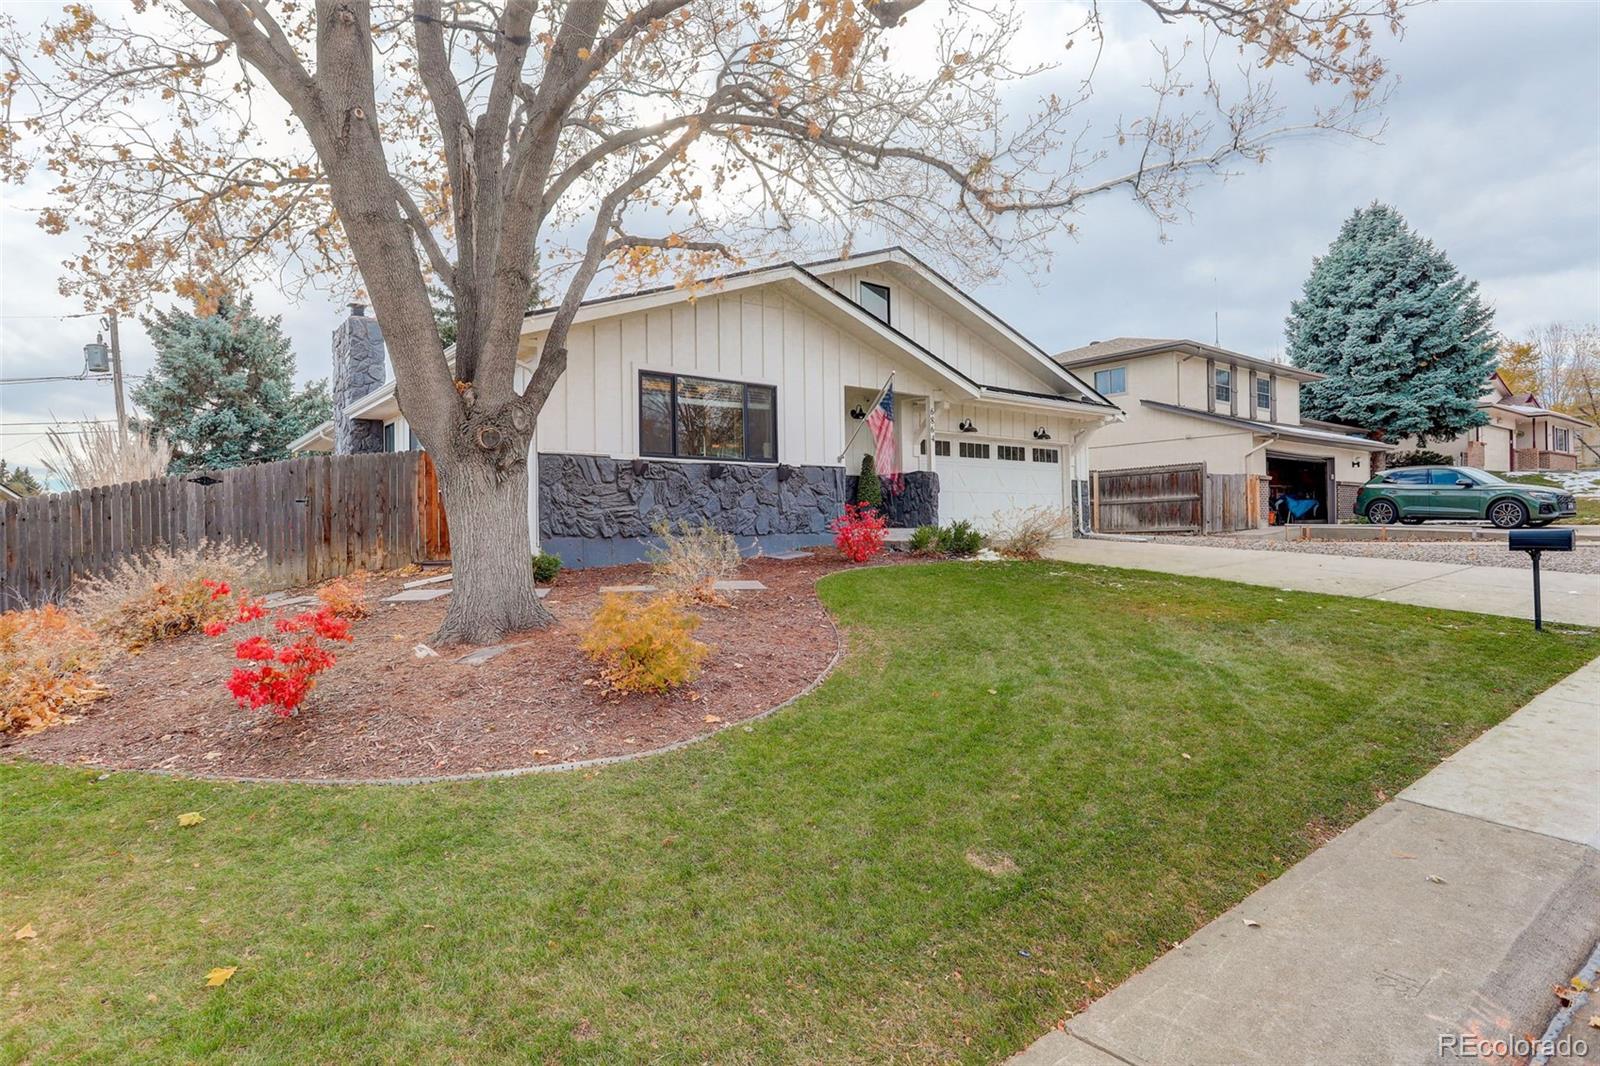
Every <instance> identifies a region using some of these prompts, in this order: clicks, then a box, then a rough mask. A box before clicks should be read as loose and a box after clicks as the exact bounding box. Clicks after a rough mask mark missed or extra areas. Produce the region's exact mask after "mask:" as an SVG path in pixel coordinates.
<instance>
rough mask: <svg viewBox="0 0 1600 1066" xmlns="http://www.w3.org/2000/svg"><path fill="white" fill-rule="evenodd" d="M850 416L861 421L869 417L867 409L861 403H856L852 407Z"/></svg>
mask: <svg viewBox="0 0 1600 1066" xmlns="http://www.w3.org/2000/svg"><path fill="white" fill-rule="evenodd" d="M850 417H851V418H853V419H855V420H856V421H857V422H859V421H861V420H862V419H863V418H866V417H867V409H866V408H865V407H862V406H861V405H860V404H856V405H855V406H854V407H852V408H850Z"/></svg>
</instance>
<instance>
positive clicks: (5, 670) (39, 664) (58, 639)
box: [0, 605, 106, 733]
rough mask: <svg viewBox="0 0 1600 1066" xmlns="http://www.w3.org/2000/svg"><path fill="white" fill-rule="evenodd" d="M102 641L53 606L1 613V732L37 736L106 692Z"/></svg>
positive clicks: (80, 623)
mask: <svg viewBox="0 0 1600 1066" xmlns="http://www.w3.org/2000/svg"><path fill="white" fill-rule="evenodd" d="M103 657H104V656H103V648H102V645H101V643H100V638H99V636H98V635H96V633H95V632H94V630H92V629H90V628H89V627H88V626H86V625H84V624H83V623H82V622H80V621H78V619H77V618H75V617H74V616H73V615H72V614H71V613H69V612H67V611H63V610H62V609H61V608H59V607H56V606H54V605H46V606H44V607H40V608H38V609H36V610H31V611H11V612H9V613H7V614H0V733H37V732H38V731H39V730H41V729H47V728H49V727H50V726H52V725H55V724H56V723H57V722H59V721H60V720H61V715H62V713H63V712H64V711H66V710H67V709H69V708H72V707H78V706H81V705H83V704H85V703H90V702H92V701H94V700H97V699H99V698H100V697H102V696H104V695H105V694H106V689H105V686H104V685H101V684H100V683H99V682H97V681H96V680H95V679H94V678H93V676H92V673H93V671H94V670H95V668H96V667H98V666H99V665H100V663H101V661H102V660H103Z"/></svg>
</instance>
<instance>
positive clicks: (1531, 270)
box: [0, 3, 1600, 462]
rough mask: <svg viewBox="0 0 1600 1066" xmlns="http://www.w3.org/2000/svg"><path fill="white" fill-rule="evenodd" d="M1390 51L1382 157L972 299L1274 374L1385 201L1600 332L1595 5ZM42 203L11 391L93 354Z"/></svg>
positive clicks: (1086, 236) (52, 406) (7, 316)
mask: <svg viewBox="0 0 1600 1066" xmlns="http://www.w3.org/2000/svg"><path fill="white" fill-rule="evenodd" d="M1081 11H1082V8H1081V6H1080V7H1069V6H1067V5H1052V4H1033V5H1030V6H1029V7H1028V8H1027V12H1028V18H1029V19H1030V26H1029V32H1028V34H1027V53H1028V54H1027V56H1026V57H1025V58H1027V59H1029V60H1031V61H1039V62H1055V61H1059V62H1060V64H1061V65H1060V66H1059V68H1058V69H1057V70H1055V71H1053V72H1052V73H1050V74H1048V75H1047V76H1045V78H1044V79H1042V80H1041V82H1040V83H1039V84H1038V85H1036V86H1029V87H1028V88H1027V89H1026V90H1019V91H1018V92H1017V93H1015V94H1013V95H1014V98H1015V106H1017V107H1018V108H1022V107H1025V106H1026V105H1027V103H1028V101H1030V100H1032V99H1036V98H1037V97H1038V96H1040V95H1041V94H1043V93H1045V92H1049V91H1057V92H1061V93H1063V94H1064V95H1065V94H1070V93H1072V92H1073V91H1074V89H1075V88H1076V86H1077V84H1078V82H1079V80H1080V79H1081V78H1082V77H1083V74H1084V71H1085V69H1086V55H1085V54H1084V53H1082V52H1080V51H1079V49H1078V48H1075V49H1073V50H1072V51H1071V52H1070V53H1067V52H1063V51H1062V50H1061V49H1060V48H1059V46H1058V44H1057V43H1056V42H1059V41H1060V40H1061V38H1062V35H1063V34H1064V32H1065V30H1066V29H1067V28H1069V27H1070V26H1072V25H1076V22H1077V20H1078V18H1080V17H1081ZM1109 11H1110V13H1111V16H1112V20H1113V22H1112V26H1111V36H1110V39H1109V41H1108V46H1107V48H1106V49H1105V51H1104V52H1103V54H1102V55H1101V56H1100V65H1099V68H1098V70H1097V72H1096V76H1095V88H1096V93H1097V95H1096V97H1095V98H1094V100H1093V101H1092V102H1091V104H1090V105H1089V106H1088V108H1087V109H1086V114H1087V115H1088V116H1090V117H1093V118H1094V119H1095V120H1096V121H1097V122H1098V121H1101V120H1104V119H1106V118H1108V117H1110V118H1114V117H1115V116H1116V115H1118V114H1120V113H1126V114H1135V113H1138V112H1139V111H1140V110H1141V109H1142V108H1144V106H1145V104H1146V101H1147V97H1148V91H1147V90H1146V89H1145V88H1144V83H1145V81H1146V80H1147V78H1148V76H1149V73H1150V58H1151V55H1150V46H1149V44H1148V35H1149V34H1151V33H1153V32H1157V28H1156V26H1155V25H1154V20H1153V19H1152V18H1151V17H1150V16H1149V14H1148V12H1146V11H1145V10H1144V9H1143V8H1142V7H1140V6H1139V5H1115V6H1113V7H1111V8H1110V9H1109ZM1170 39H1173V40H1176V39H1178V38H1177V37H1176V36H1173V37H1171V38H1170ZM1079 47H1080V48H1082V47H1083V46H1079ZM1385 52H1386V54H1388V55H1389V56H1390V57H1391V59H1392V66H1393V68H1394V69H1395V70H1396V71H1398V72H1399V74H1400V75H1401V77H1402V79H1403V80H1402V83H1401V85H1400V87H1399V89H1398V91H1397V92H1396V94H1395V96H1394V98H1393V100H1392V102H1391V106H1390V107H1389V109H1388V112H1387V117H1388V129H1387V131H1386V133H1385V135H1384V137H1383V139H1382V143H1381V144H1369V143H1365V142H1358V141H1349V140H1336V139H1310V140H1301V141H1295V142H1291V143H1287V144H1284V145H1282V146H1280V147H1279V148H1278V150H1277V151H1276V152H1275V153H1274V155H1273V158H1272V159H1271V160H1270V161H1269V162H1268V163H1267V164H1266V165H1265V166H1264V167H1260V168H1249V169H1247V170H1245V171H1244V172H1243V173H1241V174H1240V175H1239V176H1238V177H1235V178H1233V179H1231V180H1228V181H1226V182H1223V181H1217V182H1213V183H1211V184H1208V185H1207V186H1205V187H1204V188H1202V189H1201V190H1200V191H1199V192H1198V193H1197V195H1196V196H1195V197H1194V199H1193V202H1192V203H1191V205H1190V206H1191V209H1192V218H1191V219H1190V220H1188V221H1187V222H1185V223H1183V224H1180V225H1178V226H1175V227H1172V228H1171V229H1170V230H1169V232H1168V235H1167V236H1168V239H1167V240H1166V242H1165V243H1163V242H1162V241H1161V240H1160V239H1159V238H1158V234H1157V229H1156V226H1155V225H1154V223H1153V222H1152V221H1151V220H1150V218H1149V217H1148V216H1147V215H1145V214H1144V213H1143V212H1141V211H1140V210H1139V209H1138V208H1137V207H1136V206H1134V205H1133V204H1131V203H1130V202H1129V201H1128V200H1127V199H1126V198H1121V197H1114V198H1107V199H1103V200H1099V201H1095V202H1094V203H1092V204H1091V205H1089V206H1088V207H1087V209H1086V210H1085V211H1084V213H1083V214H1082V215H1081V216H1079V217H1078V219H1077V220H1076V221H1077V222H1078V223H1079V225H1080V227H1081V231H1080V234H1079V236H1077V237H1076V238H1073V237H1069V236H1067V235H1065V234H1063V235H1060V236H1059V237H1058V238H1056V239H1055V240H1054V242H1053V247H1054V250H1055V253H1056V255H1055V260H1054V263H1053V265H1052V267H1051V268H1050V269H1049V270H1048V271H1044V272H1040V273H1038V274H1025V273H1023V272H1022V271H1020V270H1013V271H1009V272H1008V273H1007V274H1006V276H1005V277H1004V278H1003V279H1002V280H999V281H996V282H994V283H991V284H988V285H985V286H983V287H981V288H980V289H978V290H976V292H975V295H976V296H977V297H978V299H980V300H981V301H983V302H985V303H987V304H988V305H990V306H991V307H992V308H994V310H995V311H996V312H998V313H999V314H1000V315H1002V316H1003V317H1004V318H1006V319H1007V321H1009V322H1011V323H1013V324H1014V325H1015V326H1017V328H1019V329H1020V330H1022V331H1023V332H1024V333H1025V334H1027V335H1028V336H1030V337H1032V338H1033V339H1035V340H1036V341H1038V343H1040V344H1041V345H1043V346H1045V347H1046V348H1050V349H1060V348H1067V347H1072V346H1076V345H1078V344H1082V343H1085V342H1087V341H1090V340H1094V339H1097V338H1106V337H1111V336H1116V335H1119V334H1133V335H1143V336H1189V337H1197V338H1201V339H1210V338H1211V337H1212V336H1213V329H1214V328H1215V329H1216V331H1217V333H1218V334H1219V335H1220V339H1221V341H1222V343H1223V344H1225V345H1228V346H1230V347H1234V348H1237V349H1239V350H1241V351H1245V352H1248V353H1252V354H1259V355H1268V356H1271V355H1274V354H1277V353H1280V352H1281V350H1282V346H1283V338H1282V331H1283V318H1284V315H1285V314H1286V313H1287V311H1288V305H1289V301H1290V300H1292V299H1293V298H1294V297H1295V296H1296V295H1297V293H1298V291H1299V288H1300V285H1301V283H1302V281H1303V280H1304V278H1305V276H1306V273H1307V271H1308V270H1309V269H1310V266H1311V260H1312V258H1313V257H1314V256H1316V255H1318V254H1320V253H1321V252H1322V251H1323V250H1324V249H1326V247H1327V245H1328V243H1329V242H1330V241H1331V240H1332V239H1333V238H1334V236H1335V234H1336V233H1337V231H1338V228H1339V224H1340V222H1342V221H1343V219H1344V218H1345V217H1346V216H1347V215H1348V214H1349V213H1350V212H1351V211H1352V210H1353V209H1354V208H1356V207H1358V206H1361V205H1363V204H1366V203H1368V202H1370V201H1372V200H1375V199H1376V200H1383V201H1386V202H1389V203H1392V204H1394V205H1395V206H1396V207H1398V208H1399V209H1400V210H1401V211H1402V212H1403V213H1404V214H1405V215H1406V217H1407V219H1408V220H1409V221H1410V222H1411V224H1412V225H1413V226H1415V227H1416V228H1417V229H1418V230H1419V231H1420V232H1421V233H1423V234H1424V235H1425V236H1427V237H1429V238H1431V239H1432V240H1433V241H1434V242H1435V243H1436V244H1438V245H1439V246H1440V247H1442V248H1443V249H1445V250H1446V251H1447V252H1448V253H1449V254H1450V256H1451V257H1452V259H1454V261H1455V262H1456V264H1457V266H1459V267H1461V269H1462V270H1463V271H1465V272H1466V273H1467V274H1468V275H1469V276H1471V277H1474V278H1477V279H1478V280H1479V281H1480V283H1481V285H1482V291H1483V293H1484V295H1485V297H1486V298H1487V299H1488V300H1489V301H1490V302H1491V303H1492V304H1493V305H1494V306H1495V308H1496V311H1497V319H1498V324H1499V326H1500V328H1501V329H1502V330H1504V331H1506V332H1508V333H1512V334H1517V333H1522V332H1525V331H1526V330H1528V329H1529V328H1532V327H1533V326H1536V325H1538V324H1540V323H1544V322H1548V321H1552V320H1568V321H1595V320H1600V202H1597V198H1596V197H1595V195H1594V191H1595V174H1596V173H1597V172H1600V93H1597V92H1596V75H1595V64H1594V56H1595V55H1596V54H1597V53H1600V5H1586V4H1562V3H1519V4H1514V5H1513V4H1509V3H1498V4H1495V3H1484V4H1462V3H1456V4H1441V5H1434V6H1431V7H1424V8H1420V9H1416V10H1415V11H1414V12H1413V13H1412V14H1411V16H1410V18H1409V22H1408V30H1407V34H1406V37H1405V39H1404V40H1403V41H1401V42H1398V43H1394V44H1391V45H1388V46H1386V47H1385ZM1278 83H1279V85H1280V86H1281V88H1282V91H1283V94H1284V97H1285V99H1286V100H1287V101H1288V102H1290V103H1292V104H1295V105H1297V106H1301V107H1303V106H1305V105H1306V104H1308V103H1309V102H1310V101H1311V100H1312V99H1314V98H1315V97H1316V95H1317V94H1316V93H1315V92H1314V91H1313V90H1311V89H1310V88H1309V87H1307V86H1305V85H1304V84H1303V82H1302V81H1301V80H1299V79H1298V75H1297V74H1296V73H1295V72H1294V71H1292V70H1290V71H1280V72H1278ZM1099 132H1100V131H1099V130H1096V135H1097V136H1098V135H1099ZM38 191H39V189H38V187H30V188H27V189H24V190H21V191H18V190H14V189H11V190H7V192H6V195H5V199H4V202H3V203H0V316H3V317H0V364H3V376H5V377H18V376H24V375H38V374H76V373H78V372H79V371H80V370H81V369H82V346H83V344H84V343H85V342H87V341H89V340H92V339H93V333H94V320H93V319H92V318H91V319H76V320H64V321H63V320H55V319H51V318H36V317H18V316H36V315H42V314H56V313H71V312H74V311H77V310H78V308H77V307H75V306H72V305H70V304H69V303H68V302H67V301H65V300H64V299H63V298H61V297H60V296H58V295H57V294H56V291H55V277H56V273H57V270H58V264H59V261H60V260H61V259H63V258H66V257H67V256H69V255H72V254H74V252H75V248H74V247H73V245H72V244H71V242H70V241H64V240H60V239H52V238H50V237H48V236H46V235H45V234H44V233H43V232H42V231H40V230H38V229H37V228H36V227H35V226H34V225H33V223H32V219H31V216H29V215H27V214H26V213H25V211H24V210H23V208H24V207H25V206H26V205H27V204H28V203H29V197H35V196H37V195H38ZM914 250H915V249H914ZM924 251H926V250H924ZM1041 293H1042V294H1044V295H1046V296H1047V297H1048V298H1045V299H1041V298H1040V296H1041ZM255 297H256V303H257V307H258V309H260V310H261V311H263V312H268V313H281V314H283V316H284V326H285V329H286V331H287V332H288V333H289V335H290V336H291V337H292V338H293V339H294V342H295V352H296V355H297V358H298V361H299V370H300V376H301V378H302V379H303V380H305V379H310V378H314V377H324V376H326V375H327V374H328V373H329V356H328V341H329V334H330V332H331V331H332V329H333V327H334V325H335V324H336V323H337V322H338V320H339V319H340V317H342V315H343V313H344V307H343V305H344V301H343V299H341V298H338V297H335V296H328V295H325V294H313V295H312V296H311V297H310V298H309V299H307V300H305V301H304V302H301V303H297V304H291V303H290V302H288V301H287V300H286V299H285V298H284V297H283V296H282V295H281V294H279V293H277V292H275V291H272V290H271V289H268V288H258V289H257V290H256V292H255ZM1214 316H1215V317H1214ZM1214 322H1215V326H1214ZM123 347H124V350H125V355H126V359H127V364H128V369H129V371H130V372H135V373H137V372H141V371H143V370H145V369H147V368H148V366H149V364H150V348H149V343H148V341H147V339H146V338H145V336H144V333H143V330H142V329H141V328H140V327H139V326H138V324H137V323H134V322H127V321H125V323H124V328H123ZM111 409H112V405H111V395H110V390H109V388H107V387H106V386H105V385H104V384H99V383H91V382H59V383H51V384H48V385H35V386H0V415H3V417H4V420H5V423H6V425H5V427H4V431H3V433H0V455H4V456H6V457H7V458H10V459H12V460H13V461H19V460H20V461H22V462H29V461H31V459H32V458H33V457H34V455H35V454H36V451H37V441H35V440H33V438H34V437H36V436H37V435H38V434H36V433H25V432H23V430H25V429H29V428H31V427H19V426H16V423H20V422H29V421H41V420H44V419H47V418H49V417H51V416H52V415H56V416H60V417H63V418H74V417H83V416H88V417H105V416H108V415H109V414H110V412H111Z"/></svg>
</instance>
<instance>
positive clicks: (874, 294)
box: [860, 281, 889, 326]
mask: <svg viewBox="0 0 1600 1066" xmlns="http://www.w3.org/2000/svg"><path fill="white" fill-rule="evenodd" d="M860 302H861V306H862V308H863V309H865V310H866V312H867V314H869V315H871V316H872V317H873V318H875V319H877V320H878V321H879V322H882V323H883V324H884V325H886V326H887V325H888V324H889V286H887V285H879V284H878V283H876V282H872V281H863V282H862V283H861V301H860Z"/></svg>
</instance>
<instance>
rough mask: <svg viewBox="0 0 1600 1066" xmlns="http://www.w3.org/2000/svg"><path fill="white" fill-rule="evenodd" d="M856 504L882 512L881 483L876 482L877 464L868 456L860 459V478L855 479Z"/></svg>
mask: <svg viewBox="0 0 1600 1066" xmlns="http://www.w3.org/2000/svg"><path fill="white" fill-rule="evenodd" d="M855 502H856V503H859V504H860V505H861V506H863V507H870V508H872V509H873V510H874V511H881V510H883V482H882V481H879V480H878V463H877V460H875V459H873V457H872V456H870V455H863V456H862V457H861V476H860V477H858V478H856V500H855Z"/></svg>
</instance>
